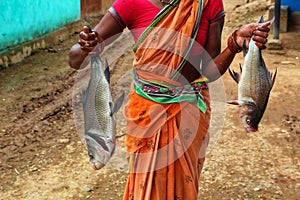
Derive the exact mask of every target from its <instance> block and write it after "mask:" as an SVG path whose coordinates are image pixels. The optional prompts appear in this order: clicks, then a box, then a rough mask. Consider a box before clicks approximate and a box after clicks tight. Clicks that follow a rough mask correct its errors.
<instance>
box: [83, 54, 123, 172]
mask: <svg viewBox="0 0 300 200" xmlns="http://www.w3.org/2000/svg"><path fill="white" fill-rule="evenodd" d="M90 63H91V76H90V80H89V83H88V87H87V89H86V90H85V91H83V94H82V103H83V113H84V139H85V142H86V146H87V149H88V154H89V156H90V166H91V167H92V168H93V169H95V170H98V169H101V168H102V167H104V166H105V165H106V164H107V163H108V161H109V159H110V158H111V157H112V155H113V153H114V151H115V146H116V117H115V113H116V112H117V111H118V110H119V109H120V107H121V105H122V103H123V100H124V93H122V94H121V96H120V97H119V98H118V99H117V100H116V101H115V103H114V104H113V102H112V96H111V92H110V85H109V78H110V74H109V68H108V64H107V61H106V69H105V71H104V70H103V69H102V64H101V60H100V57H99V56H98V55H91V61H90Z"/></svg>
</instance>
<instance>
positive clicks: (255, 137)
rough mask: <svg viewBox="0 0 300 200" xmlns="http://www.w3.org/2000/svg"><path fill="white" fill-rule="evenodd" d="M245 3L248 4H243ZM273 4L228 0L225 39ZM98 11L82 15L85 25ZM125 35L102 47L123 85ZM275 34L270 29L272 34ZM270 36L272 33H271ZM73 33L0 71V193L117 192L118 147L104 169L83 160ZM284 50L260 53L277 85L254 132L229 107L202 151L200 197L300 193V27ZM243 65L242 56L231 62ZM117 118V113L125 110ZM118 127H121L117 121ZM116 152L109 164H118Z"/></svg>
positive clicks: (233, 94) (92, 195)
mask: <svg viewBox="0 0 300 200" xmlns="http://www.w3.org/2000/svg"><path fill="white" fill-rule="evenodd" d="M246 2H247V3H246ZM268 2H269V1H266V0H254V1H241V0H240V1H230V0H225V1H224V3H225V9H226V11H227V16H226V23H225V27H224V32H223V37H224V38H223V41H224V42H225V41H226V38H227V36H228V35H229V33H231V32H232V30H234V29H235V28H236V27H238V26H240V25H242V24H244V23H246V22H247V23H248V22H255V21H257V20H258V19H259V18H260V16H261V15H262V14H264V15H265V14H267V10H268V7H269V4H268ZM97 20H98V19H97V18H95V17H94V18H87V19H85V21H83V24H86V23H90V24H91V25H92V24H94V23H95V21H97ZM126 37H127V36H126V35H125V36H123V38H121V40H119V41H118V42H116V43H115V44H113V45H112V46H111V48H110V49H108V50H107V51H108V55H110V56H111V57H110V59H111V60H112V61H113V63H112V77H113V80H112V83H113V84H120V85H121V86H122V87H124V88H125V89H126V88H128V85H129V83H130V82H129V79H128V76H125V77H124V74H126V72H128V71H129V70H130V67H131V62H132V52H131V50H130V48H128V50H126V51H125V53H124V54H123V55H120V52H119V49H124V44H123V42H124V41H126V40H128V38H126ZM271 37H272V36H271ZM271 37H270V38H271ZM77 38H78V34H76V33H74V34H73V35H70V37H69V39H68V40H65V41H62V42H60V43H57V44H53V45H52V46H51V47H50V46H49V47H47V48H46V49H41V50H38V51H36V52H34V54H33V55H31V56H30V57H28V58H27V59H25V60H24V61H23V62H21V63H18V64H15V65H13V66H11V67H9V68H7V69H5V70H2V71H0V81H1V82H0V88H1V90H0V97H1V98H0V111H1V112H0V116H1V121H0V158H1V159H0V180H1V181H0V199H3V200H4V199H5V200H8V199H9V200H13V199H16V200H17V199H28V200H29V199H30V200H46V199H47V200H48V199H49V200H50V199H55V200H57V199H76V200H77V199H78V200H81V199H98V200H99V199H103V200H106V199H121V197H122V194H123V190H124V187H125V183H126V177H127V171H126V161H125V159H124V153H123V151H121V150H122V146H123V143H124V142H123V141H122V139H120V141H119V146H120V148H119V149H120V150H119V152H117V154H116V155H115V157H113V161H112V163H111V164H110V165H108V166H107V167H105V168H103V169H101V170H99V171H94V170H92V169H91V168H90V167H89V164H88V160H89V159H88V156H87V154H86V150H85V148H84V146H83V145H82V143H81V141H80V137H79V136H78V132H77V129H76V126H75V123H74V117H73V107H72V92H73V89H74V82H75V80H76V76H77V74H78V72H77V71H74V70H72V69H70V67H69V66H68V62H67V59H68V50H69V48H70V47H71V46H72V45H73V44H74V43H75V42H76V40H77ZM280 39H281V41H282V44H283V49H282V50H265V51H263V56H264V58H265V62H266V65H267V66H268V68H269V69H270V71H272V72H273V71H274V70H275V68H278V75H277V79H276V83H275V86H274V88H273V90H272V92H271V96H270V101H269V104H268V107H267V110H266V112H265V114H264V117H263V119H262V121H261V124H260V130H259V132H257V133H251V134H246V133H245V131H244V128H243V127H242V125H241V123H240V121H239V119H238V117H237V115H236V113H235V107H232V106H226V116H225V118H224V122H223V121H222V120H221V121H217V122H218V123H219V124H221V125H222V126H221V128H222V131H221V133H220V135H219V137H218V140H217V142H216V143H215V144H214V146H213V148H212V150H211V151H210V152H209V153H208V155H207V159H206V163H205V166H204V169H203V171H202V176H201V180H200V188H199V199H212V200H216V199H290V200H296V199H300V104H299V98H300V95H299V93H298V92H299V89H300V82H299V79H298V77H300V70H299V69H300V60H299V57H300V53H299V52H300V42H299V39H300V33H299V32H288V33H283V34H281V35H280ZM239 63H243V58H242V55H238V56H237V57H236V59H235V60H234V62H233V63H232V65H231V67H232V68H233V69H238V65H239ZM221 80H222V83H223V84H224V92H225V93H226V100H232V99H235V98H237V85H236V83H235V82H234V81H233V80H232V79H231V78H230V77H229V75H228V74H225V75H224V76H223V77H222V79H221ZM120 116H121V115H120ZM121 117H122V116H121ZM121 117H119V118H120V121H119V122H118V133H122V132H124V122H123V120H122V118H121ZM114 159H115V161H114Z"/></svg>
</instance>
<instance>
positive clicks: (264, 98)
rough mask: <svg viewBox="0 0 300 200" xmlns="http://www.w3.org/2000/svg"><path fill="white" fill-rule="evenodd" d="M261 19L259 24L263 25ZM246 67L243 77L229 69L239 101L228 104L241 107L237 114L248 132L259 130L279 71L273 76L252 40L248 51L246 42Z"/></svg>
mask: <svg viewBox="0 0 300 200" xmlns="http://www.w3.org/2000/svg"><path fill="white" fill-rule="evenodd" d="M263 22H264V19H263V17H261V19H260V21H259V23H263ZM243 49H244V66H243V68H242V67H241V66H240V70H241V75H240V74H238V73H236V72H235V71H232V70H230V69H229V73H230V75H231V77H232V78H233V79H234V80H235V81H236V82H237V83H238V100H234V101H229V102H227V103H229V104H234V105H239V107H238V110H237V113H238V115H239V117H240V118H241V121H242V123H243V125H244V127H245V129H246V131H247V132H255V131H257V130H258V124H259V123H260V121H261V118H262V116H263V114H264V112H265V109H266V107H267V103H268V100H269V95H270V92H271V89H272V87H273V85H274V82H275V78H276V73H277V69H276V70H275V73H274V75H272V74H271V73H270V72H269V71H268V69H267V67H266V65H265V62H264V59H263V57H262V53H261V49H259V48H258V47H257V46H256V44H255V42H254V41H253V40H252V39H251V40H250V43H249V48H248V51H246V44H245V42H244V45H243Z"/></svg>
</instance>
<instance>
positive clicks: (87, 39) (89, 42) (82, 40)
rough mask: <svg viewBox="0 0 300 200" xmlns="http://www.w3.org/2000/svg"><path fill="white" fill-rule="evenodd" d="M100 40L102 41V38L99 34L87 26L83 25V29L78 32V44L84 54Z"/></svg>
mask: <svg viewBox="0 0 300 200" xmlns="http://www.w3.org/2000/svg"><path fill="white" fill-rule="evenodd" d="M100 42H103V40H102V39H101V38H100V37H99V34H98V33H97V32H96V31H94V30H92V29H91V28H90V27H88V26H84V27H83V30H82V31H81V32H80V33H79V40H78V44H79V45H80V48H81V50H82V51H83V52H84V53H86V54H88V53H89V52H91V51H92V50H93V49H94V48H95V46H97V44H98V43H100Z"/></svg>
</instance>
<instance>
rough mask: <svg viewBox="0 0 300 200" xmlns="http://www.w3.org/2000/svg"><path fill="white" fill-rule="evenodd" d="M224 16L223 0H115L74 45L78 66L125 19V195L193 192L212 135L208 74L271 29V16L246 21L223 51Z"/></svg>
mask: <svg viewBox="0 0 300 200" xmlns="http://www.w3.org/2000/svg"><path fill="white" fill-rule="evenodd" d="M224 16H225V13H224V7H223V2H222V0H204V1H201V0H200V1H199V3H198V1H194V0H181V1H179V0H171V1H170V2H166V0H138V1H137V0H116V1H115V2H114V4H113V5H112V7H111V8H110V9H109V10H108V12H107V14H106V15H105V16H104V17H103V18H102V19H101V21H100V22H99V23H98V24H97V25H96V27H95V28H94V29H93V31H91V30H89V29H88V28H87V27H84V29H83V31H82V32H81V33H80V39H79V41H78V44H76V45H74V46H73V47H72V49H71V51H70V59H69V63H70V66H71V67H73V68H75V69H78V68H79V67H80V66H81V64H82V62H83V61H84V59H85V58H86V56H87V55H88V54H89V52H91V51H92V50H93V49H94V48H95V46H96V45H97V44H98V43H101V46H102V47H103V46H104V45H103V44H104V42H103V41H105V44H108V43H110V42H112V41H113V40H114V39H115V38H116V37H117V36H118V35H119V34H120V33H121V32H122V31H123V30H124V28H126V27H128V28H129V29H130V30H131V32H132V34H133V36H134V40H135V42H136V44H135V47H134V52H135V58H134V65H133V78H134V88H132V91H131V93H130V94H129V103H128V105H127V106H126V108H125V117H126V119H127V135H126V146H127V151H128V156H129V166H130V174H129V177H128V182H127V186H126V190H125V194H124V199H138V200H142V199H188V200H193V199H197V193H198V179H199V176H200V172H201V169H202V166H203V162H204V152H205V148H206V146H207V141H208V137H209V134H208V131H207V130H208V127H209V121H210V100H209V89H208V87H207V82H209V81H214V80H216V79H218V78H219V77H220V76H221V75H223V74H224V73H225V71H226V70H227V68H228V66H229V65H230V64H231V62H232V60H233V59H234V57H235V55H236V54H237V53H239V52H241V51H242V48H241V47H242V45H243V42H244V41H246V42H247V41H248V42H249V39H250V37H251V36H252V34H253V36H252V38H253V40H254V41H256V44H257V46H258V47H259V48H261V49H264V48H266V46H265V44H266V42H267V37H268V32H269V28H268V26H269V25H270V22H266V23H263V24H255V23H251V24H247V25H244V26H242V27H240V28H239V29H237V30H236V31H234V32H233V33H232V35H230V36H229V37H228V42H227V44H228V45H227V47H226V48H225V49H224V50H223V51H222V52H221V34H222V29H223V24H224ZM191 38H192V39H191ZM193 39H195V40H196V42H194V40H193ZM207 55H208V56H207Z"/></svg>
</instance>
